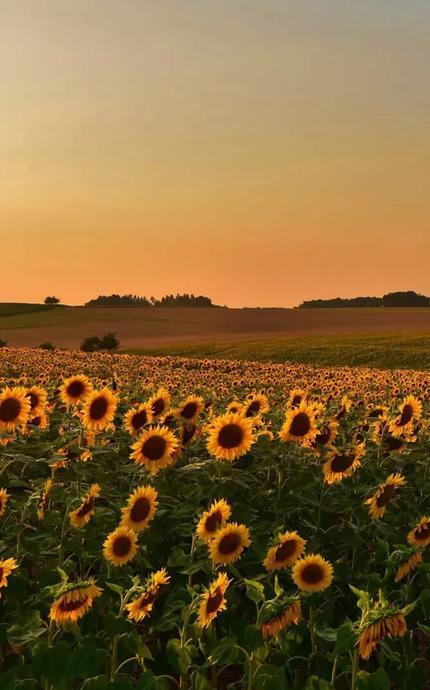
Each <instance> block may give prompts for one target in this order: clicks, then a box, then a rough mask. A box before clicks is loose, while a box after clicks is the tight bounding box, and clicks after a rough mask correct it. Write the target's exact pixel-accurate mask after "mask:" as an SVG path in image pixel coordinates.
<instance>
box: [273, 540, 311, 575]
mask: <svg viewBox="0 0 430 690" xmlns="http://www.w3.org/2000/svg"><path fill="white" fill-rule="evenodd" d="M305 544H306V540H305V539H302V537H301V536H300V535H299V534H297V532H284V534H281V535H279V538H278V543H277V544H276V545H275V546H272V547H271V548H270V549H269V551H268V552H267V555H266V558H265V559H264V561H263V565H264V567H265V568H266V570H279V569H281V568H287V567H289V566H291V565H293V563H295V562H296V561H297V559H298V558H300V556H301V555H302V553H303V551H304V548H305Z"/></svg>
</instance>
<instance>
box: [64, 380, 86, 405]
mask: <svg viewBox="0 0 430 690" xmlns="http://www.w3.org/2000/svg"><path fill="white" fill-rule="evenodd" d="M92 390H93V386H92V384H91V382H90V380H89V379H88V378H87V377H86V376H84V375H82V374H78V375H77V376H70V377H69V378H68V379H65V381H64V382H63V385H62V386H61V387H60V398H61V400H62V402H63V403H64V404H65V405H67V407H69V406H70V405H77V404H78V402H82V400H85V398H86V397H87V395H88V394H89V393H91V391H92Z"/></svg>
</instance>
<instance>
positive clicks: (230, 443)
mask: <svg viewBox="0 0 430 690" xmlns="http://www.w3.org/2000/svg"><path fill="white" fill-rule="evenodd" d="M242 440H243V429H241V428H240V426H239V425H238V424H226V425H225V426H223V427H222V429H220V432H219V434H218V443H219V445H220V446H221V447H222V448H226V449H227V450H228V449H229V448H237V446H240V444H241V443H242Z"/></svg>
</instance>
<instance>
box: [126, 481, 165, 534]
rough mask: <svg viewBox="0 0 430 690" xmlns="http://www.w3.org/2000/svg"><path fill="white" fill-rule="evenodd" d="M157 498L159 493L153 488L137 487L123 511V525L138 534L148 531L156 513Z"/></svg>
mask: <svg viewBox="0 0 430 690" xmlns="http://www.w3.org/2000/svg"><path fill="white" fill-rule="evenodd" d="M157 498H158V493H157V491H156V490H155V489H154V488H153V487H152V486H150V485H148V486H139V487H137V489H135V490H134V491H133V493H132V494H131V495H130V496H129V498H128V502H127V505H126V507H125V508H123V509H122V511H121V512H122V520H121V524H122V525H124V526H126V527H128V528H130V529H134V530H135V531H136V532H139V531H141V530H144V529H146V528H147V527H148V525H149V523H150V522H152V520H153V518H154V515H155V513H156V510H157V507H158V501H157Z"/></svg>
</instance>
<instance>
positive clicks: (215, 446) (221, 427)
mask: <svg viewBox="0 0 430 690" xmlns="http://www.w3.org/2000/svg"><path fill="white" fill-rule="evenodd" d="M254 440H255V438H254V434H253V423H252V420H251V419H247V418H245V417H242V416H241V415H240V414H235V413H234V412H228V413H227V414H224V415H221V416H220V417H216V418H215V419H214V420H213V421H212V423H211V426H210V430H209V434H208V440H207V449H208V451H209V453H210V454H211V455H213V456H214V457H215V458H216V459H217V460H228V461H229V462H231V461H232V460H235V459H236V458H240V457H241V456H242V455H245V453H247V452H248V451H249V449H250V448H251V446H252V444H253V443H254Z"/></svg>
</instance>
